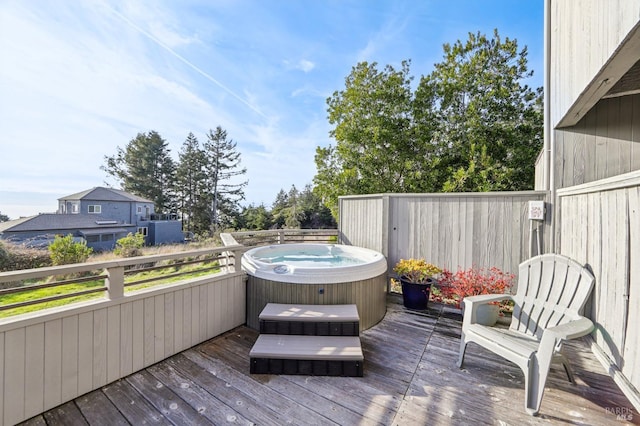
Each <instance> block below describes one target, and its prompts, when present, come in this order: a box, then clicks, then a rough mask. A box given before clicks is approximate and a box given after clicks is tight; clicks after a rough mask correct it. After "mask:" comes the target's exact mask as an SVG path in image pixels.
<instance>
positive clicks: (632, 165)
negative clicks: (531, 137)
mask: <svg viewBox="0 0 640 426" xmlns="http://www.w3.org/2000/svg"><path fill="white" fill-rule="evenodd" d="M554 132H555V138H556V161H555V166H556V170H555V176H556V187H557V188H567V187H570V186H574V185H580V184H583V183H587V182H593V181H596V180H599V179H605V178H609V177H612V176H617V175H620V174H623V173H628V172H631V171H634V170H640V94H636V95H629V96H621V97H617V98H611V99H603V100H601V101H599V102H598V103H597V104H596V106H595V107H594V108H593V109H591V111H589V112H588V113H587V114H586V115H585V117H583V119H582V120H580V122H578V124H577V125H575V126H573V127H569V128H565V129H561V130H560V129H558V130H555V131H554ZM541 172H542V170H540V171H538V173H541Z"/></svg>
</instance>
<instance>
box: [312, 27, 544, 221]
mask: <svg viewBox="0 0 640 426" xmlns="http://www.w3.org/2000/svg"><path fill="white" fill-rule="evenodd" d="M409 68H410V62H409V61H404V62H402V64H401V68H400V69H395V68H394V67H393V66H391V65H387V66H385V67H384V68H383V69H382V70H379V69H378V65H377V64H376V63H372V64H369V63H367V62H362V63H359V64H357V65H356V66H355V67H353V68H352V70H351V74H350V75H349V76H347V78H346V79H345V88H344V90H340V91H336V92H334V93H333V95H332V96H331V97H330V98H328V99H327V105H328V114H329V122H330V123H331V124H332V125H334V128H333V130H332V131H331V133H330V134H331V136H332V137H334V138H335V141H336V143H335V145H330V146H328V147H318V148H317V150H316V156H315V161H316V167H317V174H316V176H315V177H314V183H315V192H316V194H318V196H320V197H322V199H323V200H324V201H325V203H326V204H327V205H329V206H331V208H332V211H333V213H334V215H337V199H338V197H339V196H340V195H347V194H367V193H380V192H442V191H491V190H521V189H527V188H531V187H532V186H533V176H534V172H533V168H534V162H535V157H536V155H537V154H538V151H539V150H540V148H541V146H542V91H541V89H538V90H532V89H531V88H529V87H528V86H526V85H524V84H523V80H524V79H525V78H527V77H529V76H531V74H532V72H531V71H528V70H527V49H526V47H525V48H524V49H522V50H518V46H517V41H516V40H511V39H509V38H506V39H505V40H504V41H503V40H502V39H501V38H500V36H499V34H498V31H497V30H495V31H494V34H493V38H487V37H486V36H485V35H483V34H480V33H477V34H472V33H470V34H469V38H468V40H467V41H466V42H461V41H457V42H456V43H454V44H453V45H449V44H445V45H444V58H443V61H442V62H440V63H438V64H436V65H435V67H434V70H433V71H432V72H431V73H430V74H429V75H427V76H423V77H422V78H421V79H420V82H419V84H418V85H417V88H416V90H415V91H413V90H412V86H411V82H412V78H413V77H411V75H410V71H409Z"/></svg>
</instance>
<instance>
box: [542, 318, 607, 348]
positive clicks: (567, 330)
mask: <svg viewBox="0 0 640 426" xmlns="http://www.w3.org/2000/svg"><path fill="white" fill-rule="evenodd" d="M594 328H595V326H594V325H593V322H592V321H591V320H590V319H589V318H585V317H577V318H576V319H574V320H571V321H569V322H567V323H565V324H560V325H556V326H555V327H549V328H547V329H545V330H544V332H543V333H542V338H543V339H544V336H545V335H549V336H550V337H553V339H554V340H555V341H556V342H557V341H558V340H567V339H576V338H578V337H582V336H586V335H587V334H589V333H591V332H592V331H593V329H594Z"/></svg>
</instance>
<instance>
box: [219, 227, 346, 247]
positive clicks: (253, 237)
mask: <svg viewBox="0 0 640 426" xmlns="http://www.w3.org/2000/svg"><path fill="white" fill-rule="evenodd" d="M226 236H230V237H232V239H227V240H225V238H224V236H223V242H225V244H226V241H230V242H234V241H235V243H237V244H242V245H244V246H249V247H251V246H261V245H270V244H290V243H318V244H329V243H337V242H338V230H337V229H272V230H266V231H245V232H232V233H229V234H226Z"/></svg>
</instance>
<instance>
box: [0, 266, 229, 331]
mask: <svg viewBox="0 0 640 426" xmlns="http://www.w3.org/2000/svg"><path fill="white" fill-rule="evenodd" d="M212 268H213V269H212ZM218 272H220V267H219V266H218V262H217V261H213V260H210V261H206V260H205V261H204V262H203V263H201V264H192V265H185V266H182V267H178V266H175V265H166V268H163V269H154V270H151V271H141V272H139V273H133V274H130V275H126V276H125V285H127V284H132V285H130V286H128V287H125V292H126V293H129V292H133V291H137V290H141V289H144V288H148V287H153V286H158V285H166V284H171V283H175V282H178V281H183V280H187V279H190V278H196V277H200V276H203V275H208V274H215V273H218ZM178 273H180V275H177V274H178ZM143 280H144V282H141V283H140V284H134V283H136V282H139V281H143ZM44 283H45V282H44V281H39V282H29V283H27V284H26V285H25V291H24V292H19V293H13V294H7V295H3V296H0V306H5V305H10V304H13V303H20V302H26V301H31V300H38V299H44V298H48V297H52V296H59V295H64V294H72V293H77V292H81V291H85V290H89V289H92V288H96V287H101V286H104V279H96V280H94V281H87V282H83V283H71V284H64V285H61V286H57V287H49V288H40V289H29V288H28V287H29V286H30V285H35V284H44ZM103 297H105V292H102V291H101V292H96V293H90V294H83V295H79V296H71V297H68V298H65V299H59V300H53V301H49V302H43V303H38V304H34V305H29V306H21V307H17V308H13V309H7V310H3V311H0V318H4V317H9V316H13V315H19V314H24V313H27V312H33V311H38V310H41V309H46V308H53V307H56V306H62V305H68V304H70V303H75V302H81V301H86V300H91V299H99V298H103Z"/></svg>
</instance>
